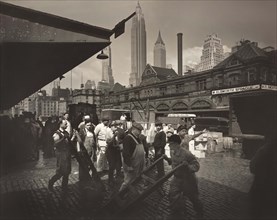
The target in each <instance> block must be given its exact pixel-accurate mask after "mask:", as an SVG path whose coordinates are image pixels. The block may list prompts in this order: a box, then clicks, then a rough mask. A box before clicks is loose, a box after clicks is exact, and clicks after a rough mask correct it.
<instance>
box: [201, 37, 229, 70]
mask: <svg viewBox="0 0 277 220" xmlns="http://www.w3.org/2000/svg"><path fill="white" fill-rule="evenodd" d="M223 59H224V54H223V45H222V44H221V39H220V38H219V37H218V36H217V34H211V35H208V36H207V38H206V39H205V40H204V45H203V50H202V56H201V60H200V63H199V64H198V65H197V66H196V71H197V72H200V71H204V70H209V69H212V68H213V67H214V66H216V65H217V64H219V63H220V62H221V61H222V60H223Z"/></svg>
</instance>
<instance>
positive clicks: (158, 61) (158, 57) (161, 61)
mask: <svg viewBox="0 0 277 220" xmlns="http://www.w3.org/2000/svg"><path fill="white" fill-rule="evenodd" d="M154 66H157V67H162V68H166V48H165V43H164V42H163V39H162V36H161V32H160V31H159V35H158V38H157V41H156V43H155V46H154Z"/></svg>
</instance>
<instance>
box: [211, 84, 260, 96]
mask: <svg viewBox="0 0 277 220" xmlns="http://www.w3.org/2000/svg"><path fill="white" fill-rule="evenodd" d="M260 88H261V86H260V85H250V86H241V87H235V88H228V89H219V90H213V91H212V95H218V94H226V93H236V92H244V91H251V90H257V89H260Z"/></svg>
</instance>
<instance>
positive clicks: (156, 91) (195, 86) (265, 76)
mask: <svg viewBox="0 0 277 220" xmlns="http://www.w3.org/2000/svg"><path fill="white" fill-rule="evenodd" d="M257 80H258V77H257V73H256V72H255V70H249V71H247V72H246V74H245V75H242V74H241V73H240V72H237V73H232V74H230V75H229V76H228V78H224V79H223V75H218V76H216V77H215V78H214V81H213V83H212V82H211V83H208V80H207V79H200V80H197V81H194V82H193V81H192V82H186V83H178V84H175V85H168V86H161V87H158V88H151V89H148V90H144V91H143V92H142V93H140V92H138V91H136V92H135V93H133V94H132V93H125V94H124V95H117V96H116V97H115V99H116V101H117V102H119V101H128V100H129V99H130V98H132V97H134V98H137V99H139V98H147V97H151V96H152V97H153V96H165V95H168V94H170V93H175V94H178V93H183V92H193V91H201V90H207V89H212V88H222V87H224V86H236V85H240V84H242V83H255V82H257ZM259 80H260V81H261V82H267V83H276V75H275V74H273V73H272V74H269V73H268V72H267V71H263V72H261V74H260V79H259ZM112 99H113V97H107V99H106V101H108V100H110V101H112Z"/></svg>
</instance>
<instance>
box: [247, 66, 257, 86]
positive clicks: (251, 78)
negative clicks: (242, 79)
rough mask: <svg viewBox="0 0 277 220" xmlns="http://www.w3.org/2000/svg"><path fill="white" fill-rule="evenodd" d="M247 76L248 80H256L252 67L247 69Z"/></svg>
mask: <svg viewBox="0 0 277 220" xmlns="http://www.w3.org/2000/svg"><path fill="white" fill-rule="evenodd" d="M247 78H248V82H249V83H251V82H255V81H256V79H257V78H256V73H255V71H254V69H251V70H248V72H247Z"/></svg>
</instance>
